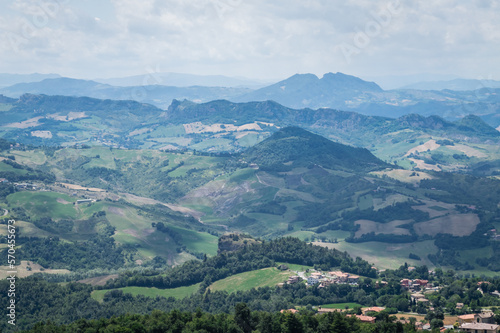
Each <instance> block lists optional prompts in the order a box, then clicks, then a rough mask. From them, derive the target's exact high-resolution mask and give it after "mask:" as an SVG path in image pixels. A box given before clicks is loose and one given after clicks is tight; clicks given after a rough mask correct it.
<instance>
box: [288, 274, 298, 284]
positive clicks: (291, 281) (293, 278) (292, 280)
mask: <svg viewBox="0 0 500 333" xmlns="http://www.w3.org/2000/svg"><path fill="white" fill-rule="evenodd" d="M299 281H300V276H290V277H289V278H288V281H286V283H288V284H294V283H297V282H299Z"/></svg>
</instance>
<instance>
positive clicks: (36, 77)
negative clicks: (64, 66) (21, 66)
mask: <svg viewBox="0 0 500 333" xmlns="http://www.w3.org/2000/svg"><path fill="white" fill-rule="evenodd" d="M59 77H61V76H60V75H58V74H39V73H33V74H7V73H0V88H1V87H8V86H11V85H14V84H17V83H23V82H24V83H27V82H39V81H42V80H45V79H54V78H59Z"/></svg>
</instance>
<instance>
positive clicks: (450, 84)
mask: <svg viewBox="0 0 500 333" xmlns="http://www.w3.org/2000/svg"><path fill="white" fill-rule="evenodd" d="M483 88H493V89H497V88H500V81H495V80H471V79H454V80H447V81H424V82H418V83H413V84H409V85H406V86H404V87H402V88H401V89H417V90H454V91H468V90H478V89H483Z"/></svg>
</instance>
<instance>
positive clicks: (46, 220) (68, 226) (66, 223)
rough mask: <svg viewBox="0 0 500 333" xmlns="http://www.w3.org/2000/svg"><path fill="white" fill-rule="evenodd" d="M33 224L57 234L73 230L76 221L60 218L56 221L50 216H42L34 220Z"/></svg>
mask: <svg viewBox="0 0 500 333" xmlns="http://www.w3.org/2000/svg"><path fill="white" fill-rule="evenodd" d="M33 224H34V225H36V226H37V227H38V228H40V229H42V230H45V231H48V232H50V233H53V234H56V235H57V234H65V233H69V232H71V230H73V226H74V224H75V223H74V222H73V220H60V221H58V222H55V221H54V220H52V219H51V218H50V217H42V218H39V219H38V220H35V221H33Z"/></svg>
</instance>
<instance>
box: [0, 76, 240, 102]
mask: <svg viewBox="0 0 500 333" xmlns="http://www.w3.org/2000/svg"><path fill="white" fill-rule="evenodd" d="M248 91H249V90H248V89H246V88H225V87H201V86H193V87H170V86H160V85H151V86H133V87H115V86H111V85H108V84H103V83H99V82H96V81H89V80H78V79H72V78H56V79H46V80H43V81H40V82H32V83H19V84H16V85H13V86H10V87H5V88H2V89H0V94H4V95H6V96H9V97H19V96H21V95H23V94H26V93H29V94H45V95H63V96H81V97H83V96H86V97H92V98H100V99H113V100H135V101H138V102H141V103H150V104H153V105H156V106H158V107H163V108H166V107H168V106H169V105H170V103H171V102H172V100H173V99H189V100H193V101H197V102H206V101H210V100H214V99H220V98H229V97H232V96H236V95H240V94H242V93H245V92H248Z"/></svg>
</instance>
